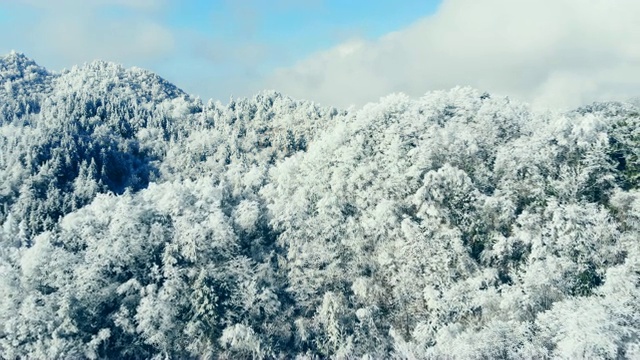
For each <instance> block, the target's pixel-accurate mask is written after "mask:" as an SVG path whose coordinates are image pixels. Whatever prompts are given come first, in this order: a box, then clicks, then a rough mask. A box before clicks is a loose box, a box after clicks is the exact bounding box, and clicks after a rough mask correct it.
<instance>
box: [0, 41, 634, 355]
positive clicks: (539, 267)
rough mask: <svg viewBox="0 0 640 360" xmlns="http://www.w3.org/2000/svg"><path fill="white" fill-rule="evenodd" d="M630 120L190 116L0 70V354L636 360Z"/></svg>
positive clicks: (275, 106)
mask: <svg viewBox="0 0 640 360" xmlns="http://www.w3.org/2000/svg"><path fill="white" fill-rule="evenodd" d="M639 125H640V109H639V108H638V107H635V106H634V105H632V104H627V103H597V104H593V105H590V106H586V107H582V108H579V109H576V110H574V111H570V112H565V113H558V112H533V111H531V110H530V109H529V107H528V106H527V105H526V104H521V103H518V102H516V101H513V100H509V99H508V98H504V97H496V96H492V95H491V94H487V93H483V92H482V91H478V90H475V89H471V88H455V89H452V90H448V91H438V92H430V93H427V94H426V95H424V96H423V97H421V98H419V99H411V98H409V97H407V96H404V95H398V94H396V95H390V96H388V97H385V98H383V99H381V100H380V101H379V102H378V103H372V104H369V105H366V106H364V107H363V108H361V109H348V110H339V109H335V108H326V107H321V106H318V105H316V104H314V103H311V102H307V101H298V100H293V99H290V98H288V97H286V96H284V95H281V94H279V93H275V92H264V93H261V94H259V95H257V96H255V97H254V98H252V99H239V100H231V101H230V102H229V104H227V105H223V104H222V103H220V102H214V101H209V102H202V101H201V100H200V99H197V98H193V97H191V96H189V95H188V94H185V93H184V92H183V91H181V90H180V89H179V88H177V87H176V86H174V85H172V84H170V83H168V82H167V81H165V80H163V79H162V78H160V77H159V76H157V75H155V74H153V73H151V72H148V71H145V70H141V69H137V68H132V69H125V68H123V67H121V66H119V65H115V64H111V63H105V62H93V63H90V64H87V65H84V66H81V67H75V68H73V69H71V70H66V71H63V72H60V73H52V72H49V71H47V70H46V69H44V68H42V67H40V66H38V65H37V64H36V63H35V62H34V61H32V60H30V59H28V58H26V57H25V56H24V55H22V54H18V53H11V54H9V55H7V56H5V57H2V58H0V358H3V359H17V358H24V359H27V358H28V359H54V358H64V359H84V358H89V359H102V358H114V359H115V358H117V359H147V358H156V359H164V358H167V357H168V358H176V359H178V358H180V359H183V358H228V359H238V358H240V359H242V358H248V359H279V358H281V359H294V358H297V359H323V358H336V359H382V358H397V359H439V358H459V359H529V358H535V359H544V358H594V359H595V358H597V359H624V358H629V359H633V358H635V359H638V358H640V240H639V239H640V189H639V187H640V127H639Z"/></svg>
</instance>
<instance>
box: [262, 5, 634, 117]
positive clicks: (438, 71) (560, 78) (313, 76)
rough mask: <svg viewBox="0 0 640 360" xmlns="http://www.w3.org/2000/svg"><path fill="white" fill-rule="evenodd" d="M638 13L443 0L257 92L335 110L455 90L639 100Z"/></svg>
mask: <svg viewBox="0 0 640 360" xmlns="http://www.w3.org/2000/svg"><path fill="white" fill-rule="evenodd" d="M638 15H640V2H638V1H636V0H589V1H584V0H519V1H513V0H484V1H477V0H444V2H443V3H442V5H441V7H440V8H439V10H438V11H437V12H436V13H435V14H434V15H432V16H429V17H426V18H423V19H421V20H419V21H418V22H416V23H414V24H412V25H411V26H409V27H407V28H405V29H402V30H400V31H397V32H394V33H391V34H388V35H386V36H384V37H382V38H380V39H378V40H376V41H369V42H367V41H362V40H354V41H350V42H347V43H344V44H341V45H339V46H337V47H335V48H333V49H330V50H328V51H325V52H322V53H317V54H314V55H312V56H311V57H309V58H307V59H306V60H303V61H301V62H299V63H297V64H296V65H294V66H292V67H290V68H281V69H278V70H277V71H276V72H275V73H274V74H272V75H271V76H269V77H268V78H267V79H265V80H264V81H263V83H262V84H261V85H262V87H267V88H275V89H277V90H279V91H281V92H284V93H287V94H290V95H293V96H296V97H300V98H307V99H311V100H315V101H318V102H321V103H323V104H331V105H337V106H349V105H352V104H353V105H362V104H364V103H366V102H368V101H375V100H377V98H378V97H380V96H383V95H385V94H388V93H389V92H397V91H401V92H405V93H407V94H409V95H412V96H419V95H421V94H423V93H425V92H426V91H429V90H433V89H443V88H450V87H453V86H456V85H471V86H474V87H477V88H479V89H482V90H486V91H490V92H492V93H497V94H501V95H510V96H512V97H515V98H518V99H520V100H524V101H528V102H530V103H532V105H533V106H534V107H538V108H545V107H552V108H570V107H574V106H578V105H581V104H584V103H589V102H592V101H596V100H611V99H622V100H624V99H626V98H629V97H632V96H638V95H640V82H639V80H640V46H638V44H640V21H638V20H637V19H638Z"/></svg>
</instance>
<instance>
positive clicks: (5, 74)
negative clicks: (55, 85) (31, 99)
mask: <svg viewBox="0 0 640 360" xmlns="http://www.w3.org/2000/svg"><path fill="white" fill-rule="evenodd" d="M48 74H49V73H48V71H47V70H46V69H45V68H43V67H41V66H40V65H38V64H36V62H35V61H33V60H32V59H30V58H28V57H27V56H26V55H25V54H23V53H21V52H17V51H15V50H11V52H10V53H9V54H7V55H4V56H1V57H0V83H4V82H5V81H7V80H12V81H13V80H21V79H24V80H34V79H35V78H36V77H38V76H46V75H48Z"/></svg>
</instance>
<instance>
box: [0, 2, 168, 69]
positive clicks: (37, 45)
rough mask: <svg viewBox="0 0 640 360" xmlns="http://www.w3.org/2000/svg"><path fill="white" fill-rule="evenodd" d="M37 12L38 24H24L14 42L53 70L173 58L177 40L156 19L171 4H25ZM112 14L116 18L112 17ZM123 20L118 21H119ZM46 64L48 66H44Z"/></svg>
mask: <svg viewBox="0 0 640 360" xmlns="http://www.w3.org/2000/svg"><path fill="white" fill-rule="evenodd" d="M12 2H13V3H14V4H17V5H20V6H29V7H33V8H35V9H37V12H36V13H34V14H37V15H34V16H35V19H37V20H36V21H35V23H26V22H21V23H20V24H19V25H18V26H19V27H20V28H16V29H13V30H14V31H12V35H9V34H4V35H2V36H3V37H7V36H10V38H11V39H12V41H17V42H18V43H19V44H20V46H21V47H20V48H19V50H21V51H25V52H26V53H27V55H29V56H31V57H33V58H35V59H36V60H37V61H42V60H49V63H48V64H47V65H54V68H57V65H62V64H64V66H65V67H68V66H69V64H81V63H83V62H87V61H92V60H95V59H102V60H108V61H116V62H123V63H125V64H128V65H135V64H137V63H140V62H145V61H147V60H155V59H157V58H161V57H162V56H164V55H167V54H170V53H171V51H172V50H173V49H174V47H175V39H174V34H173V32H172V31H171V29H169V28H168V27H166V26H165V25H163V24H162V23H161V21H158V20H157V19H156V16H155V15H157V14H158V13H159V11H161V10H162V9H163V7H164V6H165V5H166V0H95V1H80V0H60V1H50V0H22V1H15V0H14V1H12ZM109 11H111V12H112V14H113V15H111V16H109V15H105V14H108V13H109ZM116 14H118V16H116ZM41 59H42V60H41Z"/></svg>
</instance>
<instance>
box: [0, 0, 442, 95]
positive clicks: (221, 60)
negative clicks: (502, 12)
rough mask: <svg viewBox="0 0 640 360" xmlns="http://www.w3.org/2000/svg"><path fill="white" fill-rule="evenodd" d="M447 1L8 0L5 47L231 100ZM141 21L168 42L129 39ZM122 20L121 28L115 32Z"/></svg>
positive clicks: (0, 23)
mask: <svg viewBox="0 0 640 360" xmlns="http://www.w3.org/2000/svg"><path fill="white" fill-rule="evenodd" d="M51 3H55V5H53V4H51ZM438 5H439V1H436V0H405V1H398V2H395V1H375V0H374V1H371V0H369V1H362V0H351V1H344V0H343V1H340V0H299V1H295V0H215V1H205V0H193V1H172V0H164V1H162V0H132V1H126V0H93V1H73V0H58V1H53V0H23V1H15V0H9V1H2V2H0V32H1V33H2V34H3V35H2V36H1V37H0V40H1V41H0V44H2V45H0V47H1V48H0V51H1V52H3V53H7V52H9V51H10V50H16V51H20V52H24V53H25V54H26V55H27V56H30V57H32V58H34V59H35V60H36V61H37V62H38V63H40V64H42V65H44V66H47V67H49V68H51V69H53V70H60V69H62V68H70V67H71V66H73V65H75V64H82V63H84V62H86V61H91V60H93V59H96V58H100V59H103V60H109V61H115V62H120V63H123V64H125V65H126V66H133V65H135V66H140V67H144V68H148V69H151V70H153V71H155V72H157V73H159V74H160V75H161V76H164V77H166V78H167V79H169V80H170V81H172V82H174V83H176V84H177V85H178V86H180V87H182V88H184V89H185V90H187V91H188V92H190V93H194V94H196V95H200V96H201V97H203V98H210V97H214V98H221V99H222V100H225V99H228V98H229V96H230V95H239V96H249V95H251V94H250V92H253V91H257V90H258V89H254V86H253V85H252V84H253V83H254V82H256V79H261V78H264V77H265V76H268V74H269V73H270V72H272V71H274V69H277V68H284V67H288V66H292V65H293V64H295V63H296V62H298V61H300V60H302V59H304V58H306V57H309V56H310V55H312V54H313V53H316V52H319V51H323V50H327V49H330V48H332V47H334V46H336V45H338V44H340V43H341V42H344V41H349V40H352V39H364V40H372V39H376V38H378V37H380V36H383V35H384V34H387V33H389V32H392V31H396V30H399V29H402V28H404V27H406V26H408V25H410V24H411V23H413V22H415V21H417V20H418V19H420V18H422V17H424V16H428V15H429V14H432V13H434V12H435V10H436V9H437V6H438ZM140 23H145V24H147V25H148V26H156V27H157V28H158V29H159V30H158V31H151V32H152V33H156V36H158V37H160V38H159V39H153V41H152V42H155V41H157V42H162V41H163V39H162V38H161V37H162V34H166V39H165V42H166V46H163V45H158V46H155V47H151V48H150V49H148V51H138V50H139V49H140V48H144V47H145V46H146V45H142V46H136V45H137V44H133V45H126V42H127V41H128V39H127V37H129V36H130V35H131V33H133V32H136V31H137V32H140V31H144V30H143V29H141V28H140V25H139V24H140ZM34 24H39V25H36V26H35V27H34V26H33V25H34ZM113 24H116V25H113ZM114 26H115V27H117V28H118V30H116V31H114V32H113V33H112V34H110V29H111V28H112V27H114ZM128 26H129V27H130V29H127V27H128ZM160 29H161V30H160ZM74 33H75V34H74ZM78 33H82V34H78ZM47 34H55V35H50V36H47ZM110 37H112V39H110ZM70 42H77V43H78V44H79V45H78V47H74V46H73V45H70V44H69V43H70ZM142 43H147V44H148V42H145V41H142ZM101 44H104V46H101ZM119 45H121V46H119ZM129 46H131V47H133V49H129V48H128V47H129ZM109 47H113V48H114V49H109Z"/></svg>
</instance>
